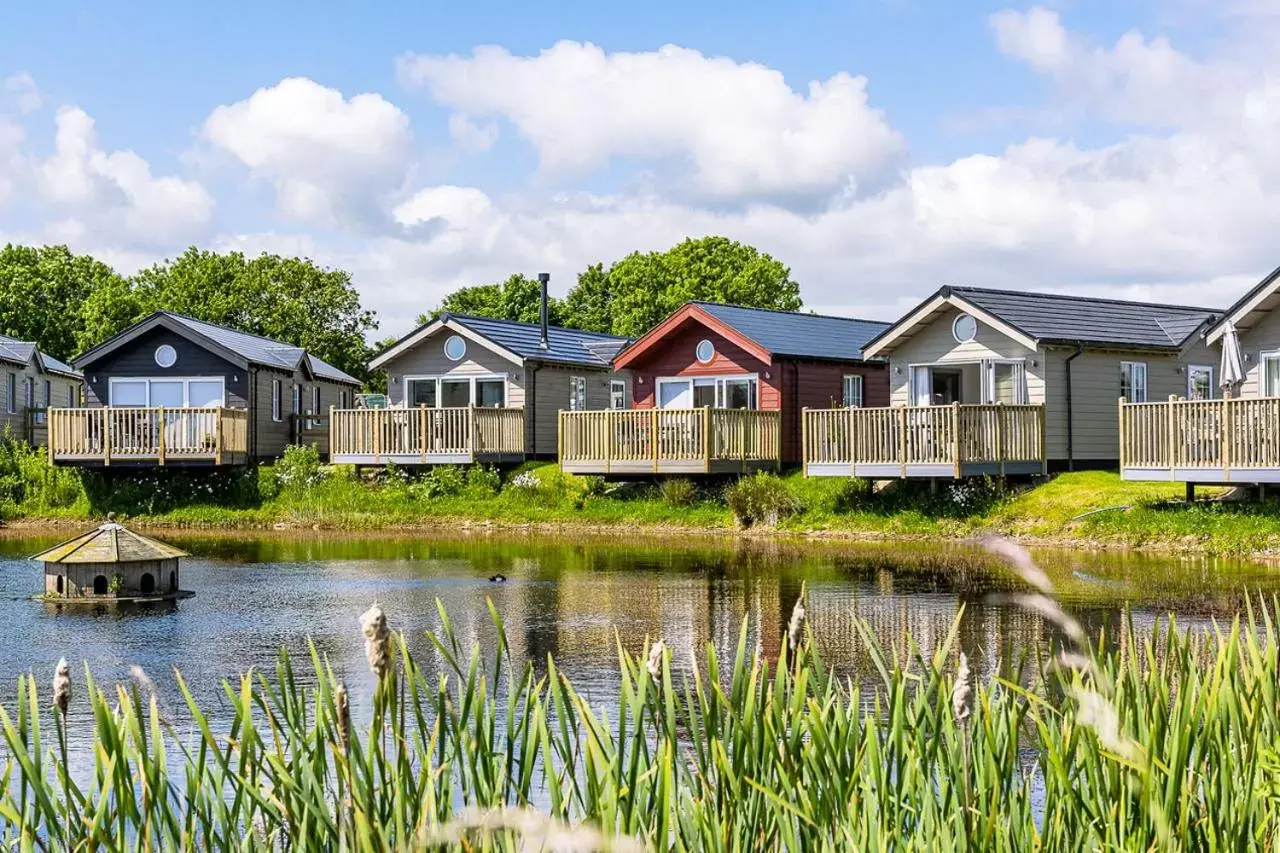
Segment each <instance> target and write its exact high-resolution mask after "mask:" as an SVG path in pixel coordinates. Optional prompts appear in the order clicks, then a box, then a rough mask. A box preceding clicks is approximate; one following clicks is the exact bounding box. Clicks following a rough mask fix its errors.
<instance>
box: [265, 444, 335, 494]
mask: <svg viewBox="0 0 1280 853" xmlns="http://www.w3.org/2000/svg"><path fill="white" fill-rule="evenodd" d="M272 467H273V469H274V472H275V477H276V482H277V483H278V484H279V485H280V488H281V490H294V491H297V490H301V489H307V488H310V487H311V486H314V485H315V484H316V483H318V482H320V481H321V480H322V479H324V474H323V473H322V470H321V467H320V450H319V449H318V448H317V447H316V446H315V445H314V444H291V445H289V446H288V447H286V448H285V449H284V455H283V456H281V457H280V460H279V461H278V462H276V464H275V465H274V466H272Z"/></svg>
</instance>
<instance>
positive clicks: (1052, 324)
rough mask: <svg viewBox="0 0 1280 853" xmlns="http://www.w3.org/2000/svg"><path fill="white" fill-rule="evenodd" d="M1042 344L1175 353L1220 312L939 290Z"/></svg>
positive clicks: (1047, 295)
mask: <svg viewBox="0 0 1280 853" xmlns="http://www.w3.org/2000/svg"><path fill="white" fill-rule="evenodd" d="M943 292H950V293H953V294H955V295H956V296H958V297H960V298H962V299H964V300H966V301H968V302H970V303H972V304H974V305H976V306H977V307H979V308H981V309H982V310H984V311H986V312H988V313H990V314H993V315H995V316H996V317H998V318H1000V319H1001V320H1003V321H1004V322H1006V323H1008V324H1009V325H1011V326H1013V327H1015V328H1017V329H1018V330H1020V331H1022V332H1024V333H1026V334H1027V335H1029V336H1030V337H1032V338H1035V339H1036V340H1038V341H1042V342H1061V341H1068V342H1072V343H1075V342H1077V341H1078V342H1081V343H1085V344H1094V345H1108V344H1111V345H1116V346H1132V347H1142V348H1145V347H1157V348H1159V347H1167V348H1176V347H1179V346H1181V345H1182V344H1184V343H1185V342H1186V340H1187V339H1188V338H1189V337H1191V335H1192V334H1194V333H1195V331H1196V330H1197V329H1199V328H1200V326H1201V325H1203V324H1204V323H1205V321H1207V320H1209V319H1210V318H1212V317H1215V316H1218V315H1220V314H1221V313H1222V312H1221V310H1220V309H1214V308H1193V307H1189V306H1184V305H1159V304H1155V303H1151V302H1130V301H1126V300H1120V299H1098V298H1094V297H1086V296H1069V295H1066V294H1060V293H1027V292H1022V291H1012V290H991V289H988V288H982V287H951V288H943Z"/></svg>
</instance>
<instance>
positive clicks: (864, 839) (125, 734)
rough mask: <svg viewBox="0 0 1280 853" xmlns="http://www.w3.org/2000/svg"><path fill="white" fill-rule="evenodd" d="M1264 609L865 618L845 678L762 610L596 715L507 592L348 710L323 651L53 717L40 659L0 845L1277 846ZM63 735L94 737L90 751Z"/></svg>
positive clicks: (643, 664)
mask: <svg viewBox="0 0 1280 853" xmlns="http://www.w3.org/2000/svg"><path fill="white" fill-rule="evenodd" d="M1275 606H1276V605H1275V604H1274V603H1272V604H1271V606H1270V607H1268V606H1266V605H1261V606H1259V607H1258V608H1256V609H1255V610H1252V611H1251V615H1250V617H1249V618H1248V620H1247V622H1246V623H1245V624H1244V625H1243V626H1242V625H1241V624H1240V623H1239V622H1237V623H1236V624H1234V625H1232V626H1230V627H1224V628H1222V629H1221V630H1219V631H1216V632H1214V633H1205V632H1198V633H1196V632H1192V633H1182V632H1180V631H1178V630H1177V629H1176V628H1174V627H1173V626H1172V625H1170V626H1168V627H1167V628H1166V629H1164V630H1163V631H1161V630H1158V631H1157V636H1155V637H1154V638H1152V637H1140V636H1138V635H1136V634H1135V632H1134V630H1133V628H1132V625H1131V624H1128V623H1122V624H1123V627H1122V628H1121V629H1120V630H1121V633H1122V636H1121V637H1119V638H1117V639H1118V646H1119V648H1121V649H1124V650H1126V651H1125V652H1124V653H1123V654H1121V653H1116V654H1103V655H1094V654H1089V653H1087V652H1085V653H1081V654H1079V655H1078V656H1077V658H1076V660H1077V661H1078V663H1077V664H1076V667H1077V668H1070V669H1069V668H1060V667H1055V666H1053V665H1050V664H1049V662H1047V661H1046V662H1037V663H1040V665H1039V666H1036V665H1033V666H1031V667H1028V668H1026V669H1025V670H1023V671H1018V670H1017V669H1013V670H1012V671H1009V672H1006V675H1005V677H1004V678H997V679H992V680H990V681H988V680H985V679H983V678H982V677H975V676H974V674H973V673H972V672H971V671H970V670H969V667H968V664H967V661H965V659H964V658H963V656H961V655H959V654H958V650H957V648H956V647H955V638H956V635H957V629H958V623H957V625H956V626H953V629H952V631H951V633H950V634H949V635H948V636H947V637H946V638H945V639H944V640H943V641H942V642H941V643H940V644H939V645H938V647H937V648H934V649H931V650H930V652H929V653H927V654H926V653H923V652H921V651H919V647H918V646H917V645H916V643H915V642H914V641H913V640H912V638H911V637H902V636H893V637H879V636H877V635H876V634H875V633H874V632H873V630H872V628H871V627H870V626H869V625H868V624H867V623H866V622H863V621H861V620H856V621H855V630H856V631H857V633H858V640H859V645H860V647H861V648H863V649H865V654H866V658H867V661H868V665H867V667H866V672H867V673H869V674H868V675H866V676H863V677H862V678H859V677H858V676H856V675H855V676H854V677H853V679H852V680H846V675H845V674H843V673H833V672H832V671H831V670H830V669H829V668H828V667H827V666H826V664H825V662H824V661H823V659H822V656H821V651H820V649H819V647H818V645H817V644H816V643H814V642H813V640H812V638H811V636H810V635H809V634H808V632H807V631H806V630H804V629H803V624H802V623H801V625H800V626H798V627H799V630H798V631H797V632H796V636H795V640H796V642H795V643H794V646H791V645H790V644H788V643H787V642H786V641H784V642H783V643H782V644H781V648H780V650H779V651H778V652H777V654H776V656H774V655H773V654H768V655H762V654H753V653H752V651H751V649H752V647H753V646H754V643H755V640H754V638H753V636H752V633H751V631H750V630H749V629H750V627H751V626H749V625H748V623H747V622H746V621H744V622H743V625H742V629H741V631H740V632H739V637H738V643H737V646H736V649H734V650H733V652H732V654H731V655H730V656H726V655H724V654H723V653H721V652H718V651H717V650H716V649H715V648H714V647H710V648H708V649H707V650H706V651H705V655H704V656H703V657H702V658H701V659H700V660H699V661H698V662H697V664H696V665H697V666H698V669H697V670H696V671H692V672H691V671H690V670H689V669H687V668H686V666H685V664H684V659H683V656H681V657H680V658H678V659H677V658H675V657H673V656H672V655H671V653H670V652H669V651H666V650H664V649H662V648H661V647H659V648H658V649H657V650H656V651H654V650H652V649H650V648H645V649H642V650H640V652H641V654H640V655H639V656H636V655H635V654H634V653H633V651H631V650H626V649H623V648H621V647H620V646H619V648H618V649H617V659H618V670H619V677H618V678H617V679H616V683H617V687H616V688H612V689H613V690H614V691H615V693H614V695H612V696H610V697H609V701H608V703H607V705H606V707H608V708H609V709H610V711H609V714H608V717H607V718H606V714H605V711H604V710H603V708H602V706H601V705H598V704H597V699H596V698H595V697H589V696H587V695H586V694H584V693H582V692H580V691H579V689H578V688H577V687H575V685H574V683H573V680H572V678H571V677H570V676H569V675H567V674H566V673H565V672H564V671H563V670H562V669H561V668H560V667H559V666H558V665H557V662H556V661H554V660H521V659H519V658H518V657H516V656H515V655H514V654H513V653H512V651H511V647H510V646H509V645H508V642H507V632H506V630H505V627H504V624H503V622H502V619H501V615H500V613H499V611H498V610H497V609H496V608H495V607H494V606H493V605H492V604H490V605H489V610H490V615H491V619H492V621H493V623H494V634H495V635H496V636H497V638H498V640H497V647H496V650H495V651H494V653H493V654H492V656H491V657H490V656H488V655H482V654H481V651H480V649H479V647H477V646H467V645H466V644H465V643H464V641H463V640H461V639H460V638H459V636H458V634H457V633H456V632H455V630H454V628H453V624H452V622H451V621H450V619H449V617H448V614H447V613H446V612H445V611H444V609H443V607H439V605H438V608H439V627H438V628H437V629H435V630H432V631H430V632H428V640H429V642H430V647H431V648H432V649H433V652H434V654H435V655H436V657H437V658H438V660H439V661H440V664H439V667H442V668H443V671H440V670H439V669H438V668H437V667H436V666H434V665H433V666H429V667H426V666H422V665H420V664H419V662H418V661H417V660H416V659H415V657H414V655H413V654H412V653H410V651H409V650H408V648H407V646H406V644H405V643H404V641H403V638H402V637H400V636H399V635H393V636H392V637H390V638H389V639H387V640H385V641H383V642H386V643H388V645H389V648H388V652H389V654H390V658H391V666H390V669H389V670H388V671H387V672H386V673H385V674H383V675H380V676H379V677H378V678H377V680H376V682H375V685H374V687H373V688H372V689H371V690H369V691H368V694H369V695H367V696H359V697H358V698H356V697H352V698H351V699H350V700H349V701H348V700H347V694H348V690H349V689H350V688H349V685H348V684H346V683H344V682H343V681H341V680H340V678H339V676H338V675H336V674H335V670H334V667H333V666H332V665H331V663H330V661H329V659H328V658H327V657H326V656H324V655H322V654H321V653H320V651H319V650H318V649H317V648H315V647H314V646H313V647H312V648H311V652H310V661H309V665H308V666H307V671H305V672H302V671H299V668H298V667H297V665H296V664H295V662H294V660H293V659H292V658H291V657H290V656H288V655H287V654H286V653H284V652H281V654H280V658H279V662H278V664H277V666H276V669H275V672H274V673H272V674H266V673H247V674H243V675H241V676H239V677H238V678H237V679H236V680H233V681H231V682H228V683H227V684H226V685H225V694H226V698H225V699H224V700H223V701H222V703H221V704H220V705H218V706H217V707H208V708H201V707H199V706H198V704H197V703H196V701H195V699H194V698H193V697H192V696H191V695H190V693H189V691H188V690H187V688H186V687H185V684H184V683H183V682H182V680H181V674H180V673H179V676H178V678H179V682H178V683H179V688H180V690H181V691H182V694H183V698H184V700H185V708H184V717H189V718H190V720H191V721H192V722H191V725H185V724H180V723H178V722H177V721H176V720H175V717H174V715H173V714H172V713H171V712H165V713H161V712H160V708H159V707H158V706H157V705H156V704H155V703H154V700H153V698H152V697H151V696H149V695H147V694H146V692H145V691H142V690H138V689H133V690H129V689H121V690H118V691H116V690H110V691H106V690H103V689H102V688H100V687H99V686H98V685H97V684H96V683H95V682H94V681H93V680H92V677H91V675H90V674H89V673H88V672H86V673H85V674H84V677H83V681H81V679H80V677H79V676H76V677H75V678H74V679H73V680H74V681H75V682H76V683H74V684H73V685H72V689H71V713H70V714H69V715H68V716H66V717H63V716H62V715H61V714H59V713H58V711H56V710H55V708H54V706H53V703H51V702H50V701H49V696H48V694H47V693H45V692H44V688H43V687H42V685H43V684H44V682H45V679H44V678H43V677H39V676H36V675H24V676H20V677H19V679H18V684H17V690H16V693H15V694H13V695H14V698H13V699H12V700H10V701H8V702H6V703H5V705H4V706H3V708H0V736H2V737H3V740H4V743H5V747H6V749H5V754H6V758H5V761H6V771H7V772H6V775H5V778H6V781H7V784H6V785H4V786H2V787H0V813H3V814H4V815H5V819H4V821H3V822H0V841H2V842H4V843H5V844H6V845H8V846H11V847H13V848H14V849H18V848H24V849H29V848H34V847H36V846H39V847H40V848H41V849H51V850H52V849H57V850H71V849H88V848H92V847H95V846H97V847H101V846H110V845H104V843H103V839H111V840H112V841H113V842H115V841H122V840H127V839H147V840H148V842H149V844H150V845H151V846H154V847H155V848H157V849H169V848H172V849H183V848H186V847H188V846H190V839H191V837H192V833H193V832H194V831H196V830H193V827H198V828H199V829H198V832H199V835H200V839H201V841H202V843H203V845H204V846H205V847H208V848H209V849H231V848H235V849H241V848H246V849H248V848H253V849H259V848H261V849H287V848H292V847H295V846H303V845H301V844H300V843H299V842H301V841H302V840H306V841H308V842H313V843H314V842H316V841H317V840H319V839H324V840H325V842H326V843H325V844H324V847H323V849H333V850H352V851H366V850H368V851H373V850H389V849H401V848H402V847H407V846H415V847H419V848H421V849H431V850H434V849H474V850H495V851H498V850H501V851H506V850H511V851H514V850H520V849H529V846H533V847H536V846H538V844H540V843H541V842H542V841H544V840H545V839H546V838H548V837H552V836H555V837H557V838H558V841H559V846H560V847H562V848H564V849H614V850H620V849H637V848H639V849H654V850H667V849H675V850H705V849H727V850H792V851H799V850H804V851H819V852H820V853H835V851H843V850H885V849H930V850H933V849H939V850H974V849H980V850H999V851H1014V850H1102V849H1106V850H1247V849H1255V848H1263V849H1270V848H1271V847H1273V846H1274V842H1275V840H1276V837H1277V832H1278V830H1277V825H1278V823H1280V785H1277V781H1276V780H1277V774H1280V759H1278V758H1277V755H1276V747H1275V745H1276V744H1277V743H1280V703H1277V702H1275V701H1274V694H1275V685H1276V684H1277V683H1278V682H1280V658H1278V657H1277V655H1276V654H1275V653H1274V650H1275V649H1276V647H1277V643H1278V642H1280V636H1278V635H1277V632H1276V628H1275V625H1274V621H1273V613H1274V612H1275ZM1252 614H1257V615H1252ZM397 615H398V614H394V613H393V614H391V620H392V627H395V620H396V617H397ZM802 621H803V620H802ZM1064 621H1066V620H1064ZM756 630H757V631H758V630H761V627H760V626H756ZM362 641H363V638H361V637H360V636H359V635H358V634H356V632H355V631H354V630H353V631H352V633H351V635H350V639H349V644H350V649H349V650H348V651H343V650H342V649H341V648H338V649H337V650H336V651H335V652H334V653H335V655H337V656H339V657H349V656H350V654H352V653H356V654H358V652H356V651H355V650H356V649H358V648H359V647H360V646H361V644H362ZM366 677H367V676H366ZM359 689H360V688H358V687H357V688H354V690H359ZM354 690H352V692H354ZM351 708H359V709H367V711H365V712H364V713H363V714H360V715H357V716H356V717H355V719H353V718H352V716H353V715H352V713H351V710H350V709H351ZM65 726H71V727H72V728H71V729H70V730H68V729H66V728H65ZM76 727H85V728H83V729H79V728H76ZM192 727H194V735H195V736H194V738H193V737H192ZM227 732H231V733H233V735H232V736H227V734H226V733H227ZM68 735H82V736H83V735H91V736H92V738H93V741H94V744H95V751H94V753H93V754H94V757H95V760H94V761H93V763H92V768H91V770H90V771H88V772H75V771H76V770H77V769H83V764H81V763H77V764H76V765H75V766H74V767H73V766H72V765H70V763H69V758H68V755H69V749H68V748H67V742H68ZM193 743H194V744H195V746H193ZM80 759H81V756H80V755H77V757H76V760H77V762H80ZM139 780H145V784H141V783H140V782H139ZM107 792H109V794H108V793H107ZM535 803H536V804H541V805H540V806H539V807H538V808H537V809H534V808H532V807H531V806H530V804H535ZM463 805H465V806H468V807H469V809H468V810H466V811H461V810H460V808H461V806H463ZM407 838H412V839H414V841H415V844H414V845H403V844H401V843H400V842H401V841H403V840H404V839H407ZM32 839H39V840H40V842H41V843H40V844H39V845H35V844H33V843H32ZM526 845H529V846H526ZM114 846H125V845H124V844H123V843H121V844H115V845H114Z"/></svg>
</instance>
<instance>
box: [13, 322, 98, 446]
mask: <svg viewBox="0 0 1280 853" xmlns="http://www.w3.org/2000/svg"><path fill="white" fill-rule="evenodd" d="M83 386H84V377H83V376H82V375H81V374H80V371H78V370H76V369H75V368H74V367H72V366H71V365H69V364H65V363H63V362H61V361H59V360H58V359H56V358H54V357H53V356H51V355H49V354H48V353H44V352H41V351H40V350H39V349H37V348H36V345H35V344H34V343H32V342H30V341H20V340H18V339H17V338H12V337H9V336H8V335H0V430H3V431H5V432H8V434H9V435H11V436H13V437H15V438H21V439H22V440H24V441H26V442H28V443H29V444H31V445H33V446H35V447H43V446H45V445H46V444H47V443H48V438H49V409H50V408H51V407H54V406H75V405H78V404H79V402H80V395H81V393H82V389H83Z"/></svg>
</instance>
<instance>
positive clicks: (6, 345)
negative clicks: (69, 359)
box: [0, 335, 81, 379]
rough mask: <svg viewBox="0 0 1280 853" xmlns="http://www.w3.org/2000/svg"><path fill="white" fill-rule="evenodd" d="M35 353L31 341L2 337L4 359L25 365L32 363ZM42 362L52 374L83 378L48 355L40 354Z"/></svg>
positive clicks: (72, 368) (74, 370) (0, 349)
mask: <svg viewBox="0 0 1280 853" xmlns="http://www.w3.org/2000/svg"><path fill="white" fill-rule="evenodd" d="M35 352H36V345H35V344H33V343H31V342H30V341H20V340H18V339H17V338H14V337H10V336H9V335H0V358H2V359H5V360H7V361H12V362H16V363H17V364H24V365H25V364H26V363H27V362H29V361H31V356H32V354H33V353H35ZM40 360H41V361H42V362H44V367H45V370H48V371H49V372H50V373H62V374H65V375H67V376H73V377H75V378H77V379H79V378H81V373H80V371H78V370H76V369H75V368H74V367H72V366H71V365H69V364H67V363H65V362H62V361H59V360H58V359H56V358H54V357H53V356H51V355H49V354H48V353H44V352H42V353H40Z"/></svg>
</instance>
